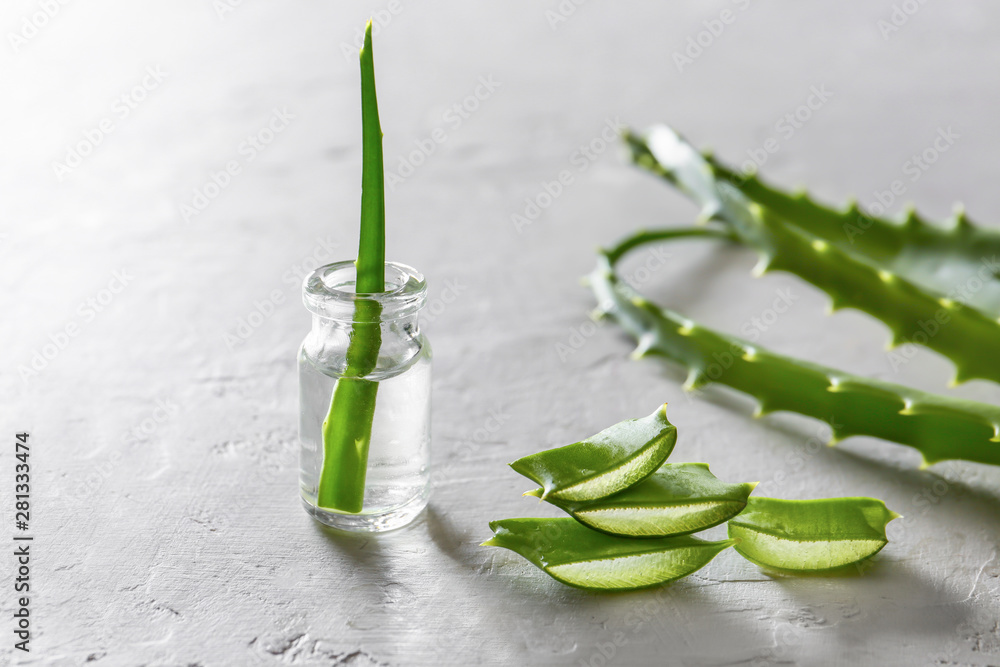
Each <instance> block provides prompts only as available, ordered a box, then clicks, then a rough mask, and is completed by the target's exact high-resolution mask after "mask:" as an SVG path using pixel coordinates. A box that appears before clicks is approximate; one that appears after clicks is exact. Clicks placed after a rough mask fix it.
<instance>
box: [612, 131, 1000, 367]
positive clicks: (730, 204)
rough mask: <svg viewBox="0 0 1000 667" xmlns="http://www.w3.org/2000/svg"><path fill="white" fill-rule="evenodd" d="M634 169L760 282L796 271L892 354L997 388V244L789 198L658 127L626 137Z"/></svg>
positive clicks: (963, 224) (961, 222)
mask: <svg viewBox="0 0 1000 667" xmlns="http://www.w3.org/2000/svg"><path fill="white" fill-rule="evenodd" d="M626 141H627V143H628V145H629V147H630V148H631V151H632V156H633V159H634V161H635V162H636V163H637V164H638V165H639V166H641V167H643V168H645V169H647V170H649V171H651V172H653V173H655V174H657V175H659V176H661V177H663V178H665V179H666V180H668V181H669V182H670V183H672V184H674V185H675V186H677V187H678V189H680V190H681V191H683V192H684V193H686V194H687V195H688V196H689V197H691V198H692V199H693V200H694V201H695V202H696V203H697V204H698V205H700V206H701V207H702V218H703V219H705V220H714V221H718V222H721V223H722V224H724V225H725V226H726V228H727V231H728V232H729V233H730V234H731V235H732V236H733V238H735V239H736V240H738V241H739V242H740V243H742V244H744V245H746V246H748V247H750V248H752V249H753V250H755V251H756V252H757V253H758V255H759V257H760V263H759V264H758V272H759V273H763V272H765V271H771V270H782V271H787V272H790V273H793V274H795V275H797V276H799V277H800V278H802V279H804V280H806V281H808V282H809V283H811V284H813V285H815V286H816V287H818V288H820V289H822V290H823V291H824V292H826V293H827V294H828V295H829V297H830V299H831V307H832V309H834V310H835V309H839V308H854V309H857V310H860V311H862V312H865V313H867V314H869V315H871V316H873V317H876V318H878V319H879V320H881V321H882V322H883V323H884V324H885V325H886V326H887V327H888V328H889V330H890V332H891V336H892V339H891V345H892V346H897V345H901V344H905V343H915V344H919V345H923V346H925V347H928V348H930V349H932V350H934V351H936V352H938V353H940V354H942V355H944V356H945V357H947V358H948V359H950V360H951V361H952V363H953V364H954V366H955V378H954V382H955V383H961V382H964V381H967V380H971V379H975V378H980V379H986V380H991V381H993V382H1000V345H997V341H998V340H1000V321H998V316H1000V279H998V269H1000V234H998V233H997V232H996V231H993V230H987V229H983V228H979V227H976V226H974V225H972V224H971V223H970V222H969V220H968V218H967V217H966V216H965V215H964V213H961V212H960V213H958V214H956V216H955V219H954V220H953V221H952V222H951V223H950V226H948V227H943V226H942V227H938V226H931V225H929V224H928V223H927V222H926V221H924V220H922V219H921V218H920V217H919V216H917V215H916V213H913V212H911V213H909V214H908V216H907V218H906V219H905V220H904V221H901V222H892V221H889V220H884V219H881V218H873V217H870V216H868V215H867V214H865V213H863V212H862V211H860V210H859V208H858V207H857V205H856V204H852V205H849V206H848V207H847V208H846V209H844V210H843V211H836V210H833V209H830V208H827V207H824V206H821V205H819V204H816V203H814V202H813V201H811V200H810V199H809V198H808V197H807V196H806V195H804V194H803V195H800V196H790V195H786V194H784V193H781V192H779V191H777V190H775V189H773V188H770V187H768V186H767V185H765V184H764V183H762V182H761V181H760V180H759V179H757V178H756V177H755V176H754V177H749V178H743V177H741V176H739V175H737V174H736V173H735V172H733V171H732V170H731V169H728V168H726V167H724V166H722V165H721V164H720V163H718V162H717V161H712V160H709V159H706V158H705V157H704V156H703V155H701V154H700V153H698V151H697V150H695V149H694V148H693V147H692V146H691V145H690V144H688V143H687V142H686V141H684V140H683V139H682V138H680V137H679V136H678V135H677V134H675V133H674V132H673V131H672V130H670V129H669V128H667V127H662V126H660V127H656V128H653V129H652V130H650V131H649V132H648V133H647V134H646V135H645V136H641V137H640V136H637V135H635V134H628V135H627V136H626Z"/></svg>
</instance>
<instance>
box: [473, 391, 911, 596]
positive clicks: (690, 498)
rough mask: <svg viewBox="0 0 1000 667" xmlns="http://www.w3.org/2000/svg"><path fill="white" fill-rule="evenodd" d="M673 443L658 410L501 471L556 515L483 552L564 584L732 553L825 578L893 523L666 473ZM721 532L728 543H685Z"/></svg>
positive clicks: (846, 503)
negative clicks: (528, 483) (560, 514)
mask: <svg viewBox="0 0 1000 667" xmlns="http://www.w3.org/2000/svg"><path fill="white" fill-rule="evenodd" d="M676 442H677V428H676V427H675V426H674V425H672V424H671V423H670V422H669V421H667V414H666V405H663V406H661V407H660V408H658V409H657V410H656V412H654V413H653V414H651V415H649V416H648V417H644V418H642V419H630V420H627V421H624V422H621V423H618V424H615V425H614V426H611V427H610V428H607V429H605V430H603V431H601V432H600V433H598V434H597V435H594V436H592V437H590V438H587V439H586V440H582V441H580V442H577V443H574V444H571V445H567V446H565V447H560V448H557V449H550V450H546V451H542V452H539V453H537V454H532V455H531V456H526V457H524V458H521V459H518V460H517V461H514V462H513V463H512V464H510V465H511V467H512V468H513V469H514V470H516V471H517V472H519V473H520V474H522V475H524V476H525V477H527V478H528V479H531V480H532V481H533V482H535V483H537V484H539V485H540V488H537V489H534V490H531V491H528V492H527V493H525V494H524V495H526V496H534V497H538V498H540V499H542V500H545V501H547V502H549V503H551V504H552V505H554V506H556V507H558V508H560V509H562V510H563V511H565V512H566V513H567V514H568V515H569V517H566V518H559V519H539V518H524V519H503V520H500V521H493V522H491V523H490V528H491V529H492V530H493V537H492V538H491V539H489V540H487V541H486V542H484V543H483V544H484V545H487V546H497V547H503V548H506V549H510V550H511V551H514V552H516V553H518V554H520V555H521V556H523V557H524V558H526V559H527V560H529V561H530V562H531V563H533V564H534V565H536V566H537V567H539V568H541V569H542V570H543V571H544V572H545V573H547V574H548V575H550V576H551V577H553V578H554V579H556V580H558V581H561V582H562V583H564V584H568V585H570V586H575V587H578V588H585V589H593V590H630V589H635V588H644V587H647V586H655V585H658V584H662V583H665V582H668V581H673V580H675V579H679V578H681V577H684V576H687V575H689V574H691V573H693V572H696V571H697V570H699V569H701V568H702V567H704V566H705V565H707V564H708V563H709V562H710V561H711V560H712V559H713V558H714V557H715V556H716V554H718V553H719V552H721V551H723V550H724V549H726V548H728V547H730V546H732V547H734V548H735V549H736V551H737V552H739V553H740V554H741V555H742V556H744V557H745V558H747V559H748V560H750V561H752V562H754V563H756V564H757V565H760V566H761V567H764V568H766V569H769V570H774V571H781V572H826V571H832V570H840V569H842V568H844V567H849V566H851V565H854V564H857V563H860V562H861V561H864V560H865V559H867V558H870V557H871V556H873V555H874V554H876V553H877V552H878V551H879V550H881V549H882V547H884V546H885V545H886V544H887V543H888V540H887V538H886V534H885V527H886V524H888V523H889V522H890V521H892V520H893V519H895V518H897V517H898V516H899V515H898V514H896V513H895V512H892V511H890V510H889V509H888V508H886V506H885V504H884V503H883V502H882V501H880V500H875V499H873V498H831V499H822V500H779V499H775V498H751V497H750V494H751V492H752V491H753V490H754V487H755V486H756V483H743V484H728V483H725V482H722V481H720V480H719V479H718V478H716V477H715V476H714V475H713V474H712V473H711V472H709V469H708V465H707V464H704V463H666V460H667V458H668V457H669V456H670V454H671V452H672V451H673V449H674V445H675V444H676ZM726 521H728V522H729V539H727V540H717V541H709V540H703V539H700V538H697V537H693V536H692V535H691V534H692V533H696V532H699V531H702V530H706V529H708V528H711V527H713V526H717V525H719V524H721V523H724V522H726Z"/></svg>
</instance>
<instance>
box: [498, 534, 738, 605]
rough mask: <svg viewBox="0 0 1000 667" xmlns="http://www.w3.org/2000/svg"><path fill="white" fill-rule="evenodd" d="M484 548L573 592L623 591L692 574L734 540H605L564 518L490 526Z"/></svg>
mask: <svg viewBox="0 0 1000 667" xmlns="http://www.w3.org/2000/svg"><path fill="white" fill-rule="evenodd" d="M490 529H491V530H492V531H493V537H492V538H490V539H488V540H486V541H485V542H483V545H484V546H493V547H503V548H504V549H510V550H511V551H513V552H515V553H517V554H520V555H521V556H523V557H524V558H526V559H528V560H529V561H530V562H531V563H533V564H534V565H536V566H537V567H539V568H541V569H542V570H543V571H544V572H545V573H546V574H548V575H549V576H551V577H552V578H553V579H556V580H558V581H561V582H562V583H564V584H568V585H570V586H575V587H577V588H586V589H590V590H608V591H624V590H631V589H634V588H645V587H647V586H656V585H657V584H662V583H665V582H668V581H673V580H674V579H680V578H681V577H685V576H687V575H689V574H691V573H692V572H696V571H697V570H699V569H701V568H702V567H704V566H705V565H707V564H708V563H709V561H711V560H712V559H713V558H714V557H715V555H716V554H717V553H719V552H720V551H722V550H723V549H725V548H726V547H729V546H732V545H733V544H734V542H735V541H734V540H722V541H719V542H707V541H705V540H699V539H698V538H696V537H691V536H689V535H682V536H680V537H660V538H655V539H648V540H633V539H629V538H627V537H613V536H611V535H605V534H604V533H599V532H597V531H594V530H590V529H589V528H587V527H585V526H583V525H581V524H580V523H579V522H577V521H575V520H574V519H571V518H569V517H566V518H559V519H504V520H502V521H492V522H490Z"/></svg>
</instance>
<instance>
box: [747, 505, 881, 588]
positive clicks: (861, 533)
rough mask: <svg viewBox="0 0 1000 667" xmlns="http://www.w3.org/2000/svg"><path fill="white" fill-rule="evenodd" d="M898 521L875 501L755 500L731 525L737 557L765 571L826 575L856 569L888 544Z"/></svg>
mask: <svg viewBox="0 0 1000 667" xmlns="http://www.w3.org/2000/svg"><path fill="white" fill-rule="evenodd" d="M898 517H899V515H898V514H896V513H895V512H893V511H891V510H889V509H888V508H887V507H886V506H885V503H883V502H882V501H881V500H875V499H874V498H827V499H822V500H779V499H776V498H751V499H750V501H749V503H748V504H747V508H746V510H745V511H744V512H743V513H742V514H740V515H739V516H737V517H736V518H735V519H733V520H732V521H730V522H729V537H730V538H732V539H735V540H737V544H736V545H735V548H736V551H737V552H739V553H740V555H742V556H743V557H744V558H746V559H747V560H749V561H751V562H753V563H756V564H757V565H760V566H762V567H764V568H769V569H775V570H781V571H792V572H822V571H826V570H833V569H836V568H840V567H843V566H845V565H851V564H852V563H858V562H860V561H863V560H865V559H866V558H870V557H871V556H874V555H875V554H876V553H878V552H879V551H880V550H881V549H882V547H884V546H885V545H886V544H887V543H888V539H887V538H886V536H885V527H886V524H888V523H889V522H890V521H892V520H893V519H896V518H898Z"/></svg>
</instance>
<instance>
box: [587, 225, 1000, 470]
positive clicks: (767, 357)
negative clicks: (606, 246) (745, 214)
mask: <svg viewBox="0 0 1000 667" xmlns="http://www.w3.org/2000/svg"><path fill="white" fill-rule="evenodd" d="M690 237H706V238H726V237H727V234H726V233H725V232H720V231H717V230H711V229H704V228H696V229H667V230H661V231H658V232H657V231H643V232H639V233H637V234H635V235H634V236H632V237H629V238H626V239H624V240H623V241H622V242H621V243H620V244H619V245H618V246H617V247H615V248H612V249H610V250H607V251H603V252H601V253H600V255H599V257H598V263H597V267H596V269H595V270H594V271H593V273H591V275H590V276H589V283H590V285H591V288H592V289H593V291H594V294H595V297H596V299H597V302H598V308H599V313H600V314H602V315H605V316H607V317H609V318H611V319H612V320H614V321H615V322H617V323H618V324H619V325H621V326H622V328H623V329H625V330H626V331H627V332H628V333H629V334H631V335H632V336H633V337H634V338H635V339H636V340H637V342H638V348H637V350H636V356H643V355H653V356H660V357H664V358H666V359H669V360H671V361H673V362H675V363H678V364H680V365H681V366H683V367H684V368H685V369H686V370H687V373H688V379H687V383H686V384H685V386H686V387H687V388H689V389H693V388H698V387H701V386H704V385H706V384H709V383H711V382H716V383H719V384H722V385H726V386H728V387H731V388H733V389H736V390H738V391H741V392H743V393H746V394H749V395H750V396H753V397H754V398H755V399H757V402H758V415H762V414H765V413H768V412H773V411H778V410H787V411H790V412H797V413H799V414H802V415H806V416H809V417H814V418H816V419H820V420H822V421H825V422H827V423H828V424H830V426H831V428H832V429H833V437H834V440H842V439H844V438H847V437H850V436H854V435H867V436H874V437H877V438H882V439H884V440H889V441H892V442H897V443H900V444H903V445H908V446H910V447H914V448H915V449H917V450H918V451H920V453H921V454H922V455H923V457H924V460H925V462H926V463H928V464H929V463H935V462H937V461H944V460H949V459H960V460H965V461H975V462H978V463H987V464H992V465H1000V444H998V443H1000V407H997V406H994V405H988V404H985V403H979V402H976V401H970V400H965V399H959V398H952V397H947V396H939V395H935V394H930V393H927V392H923V391H919V390H917V389H911V388H908V387H904V386H901V385H897V384H892V383H889V382H882V381H879V380H872V379H868V378H864V377H859V376H856V375H850V374H848V373H845V372H842V371H839V370H835V369H832V368H828V367H825V366H821V365H819V364H813V363H809V362H806V361H801V360H798V359H793V358H791V357H786V356H783V355H780V354H776V353H773V352H769V351H767V350H765V349H764V348H762V347H759V346H757V345H755V344H753V343H749V342H747V341H745V340H741V339H739V338H736V337H734V336H730V335H728V334H725V333H721V332H718V331H714V330H712V329H709V328H707V327H704V326H701V325H700V324H697V323H696V322H693V321H691V320H689V319H688V318H686V317H684V316H683V315H681V314H679V313H677V312H674V311H672V310H669V309H666V308H661V307H659V306H657V305H656V304H653V303H651V302H650V301H648V300H647V299H645V298H643V297H642V296H641V295H639V294H638V293H636V292H635V291H634V290H632V289H631V288H630V287H629V286H628V285H627V284H625V283H624V282H623V281H622V280H621V279H620V278H619V277H618V276H617V275H616V273H615V270H614V267H615V263H616V262H618V261H619V260H620V259H621V258H622V257H623V256H624V255H625V254H627V253H628V252H630V251H631V250H634V249H636V248H639V247H642V246H643V245H646V244H649V243H654V242H662V241H665V240H674V239H680V238H690Z"/></svg>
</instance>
